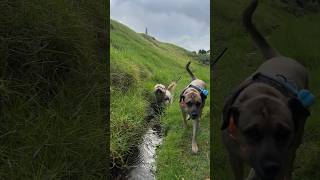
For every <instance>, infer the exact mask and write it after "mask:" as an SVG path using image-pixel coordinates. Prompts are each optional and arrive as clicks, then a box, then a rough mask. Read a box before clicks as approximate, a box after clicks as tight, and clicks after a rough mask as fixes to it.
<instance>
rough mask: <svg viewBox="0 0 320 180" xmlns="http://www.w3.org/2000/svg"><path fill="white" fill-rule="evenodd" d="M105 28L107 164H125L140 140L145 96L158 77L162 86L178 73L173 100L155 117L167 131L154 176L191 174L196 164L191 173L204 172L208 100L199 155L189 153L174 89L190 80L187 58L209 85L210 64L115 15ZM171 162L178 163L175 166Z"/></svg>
mask: <svg viewBox="0 0 320 180" xmlns="http://www.w3.org/2000/svg"><path fill="white" fill-rule="evenodd" d="M110 30H111V37H110V46H111V50H110V55H111V68H110V69H111V72H110V73H111V123H110V124H111V127H110V131H111V137H110V152H111V158H112V162H113V164H112V166H118V167H119V168H124V167H126V165H127V164H128V162H126V156H128V155H130V154H131V153H134V152H132V151H133V150H134V149H133V148H134V147H135V146H136V145H137V144H138V143H139V142H140V141H141V137H142V134H143V133H144V132H145V131H146V127H147V125H146V123H145V121H144V116H145V115H146V113H145V111H146V108H147V106H148V100H149V98H148V97H149V96H152V91H153V87H154V85H155V84H157V83H162V84H164V85H166V86H167V85H168V84H169V83H170V82H171V81H172V80H176V79H178V77H179V76H181V77H182V79H181V80H180V81H179V83H178V86H177V88H176V92H175V97H174V103H173V104H172V105H171V106H170V107H169V108H168V109H167V113H166V115H164V116H163V117H161V120H160V121H161V124H162V126H163V127H166V130H167V136H166V137H165V138H164V143H163V145H162V146H161V148H160V149H159V150H158V152H157V156H158V158H157V164H158V165H157V168H158V171H157V176H158V177H159V179H172V178H176V177H178V176H181V177H188V176H189V177H190V173H192V172H193V171H195V169H196V168H198V169H200V170H198V172H197V173H198V174H197V176H195V177H204V176H209V155H208V154H209V145H208V144H209V125H208V124H209V101H208V102H207V105H206V107H205V110H204V114H203V121H202V122H201V125H200V126H201V127H202V130H201V132H200V134H201V135H200V138H199V148H200V153H199V155H198V156H192V155H191V133H190V132H191V130H192V129H191V127H190V128H189V129H188V131H184V130H183V129H182V119H181V118H182V117H181V112H180V109H179V108H178V97H179V94H180V92H181V91H182V90H183V88H184V87H185V86H186V85H187V84H188V83H189V82H190V77H189V75H188V74H187V72H186V70H185V68H184V67H185V65H186V63H187V62H188V61H190V60H191V61H192V64H191V69H192V70H193V71H194V73H195V74H196V75H197V76H198V77H199V78H201V79H203V80H205V81H206V82H207V83H208V86H209V66H204V65H201V64H199V63H197V61H195V59H194V57H193V54H192V53H191V52H188V51H186V50H184V49H182V48H180V47H178V46H175V45H172V44H168V43H162V42H159V41H157V40H156V39H154V38H153V37H151V36H146V35H144V34H139V33H136V32H134V31H132V30H130V29H129V28H128V27H126V26H124V25H122V24H120V23H118V22H116V21H111V27H110ZM188 157H191V158H188ZM177 167H179V168H177ZM182 167H183V170H181V169H182ZM175 168H177V169H176V170H174V169H175Z"/></svg>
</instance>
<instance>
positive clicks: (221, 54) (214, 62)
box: [211, 48, 228, 67]
mask: <svg viewBox="0 0 320 180" xmlns="http://www.w3.org/2000/svg"><path fill="white" fill-rule="evenodd" d="M227 50H228V48H224V50H223V51H222V52H221V53H220V54H219V56H218V57H217V58H216V59H215V60H214V61H213V63H211V67H213V66H214V65H215V64H217V62H218V61H219V59H220V58H221V57H222V56H223V54H224V53H225V52H226V51H227Z"/></svg>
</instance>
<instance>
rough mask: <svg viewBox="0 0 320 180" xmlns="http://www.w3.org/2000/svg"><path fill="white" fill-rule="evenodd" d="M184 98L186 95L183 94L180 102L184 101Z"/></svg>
mask: <svg viewBox="0 0 320 180" xmlns="http://www.w3.org/2000/svg"><path fill="white" fill-rule="evenodd" d="M184 98H185V96H184V95H182V94H181V95H180V100H179V102H181V101H184Z"/></svg>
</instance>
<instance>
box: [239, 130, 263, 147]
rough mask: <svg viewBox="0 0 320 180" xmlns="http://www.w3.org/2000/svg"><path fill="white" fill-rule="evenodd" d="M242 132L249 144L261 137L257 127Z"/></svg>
mask: <svg viewBox="0 0 320 180" xmlns="http://www.w3.org/2000/svg"><path fill="white" fill-rule="evenodd" d="M243 133H244V135H245V136H246V137H247V139H248V141H249V143H251V144H253V143H256V142H259V141H260V139H261V138H262V135H261V133H260V132H259V130H258V129H257V128H250V129H248V130H246V131H244V132H243Z"/></svg>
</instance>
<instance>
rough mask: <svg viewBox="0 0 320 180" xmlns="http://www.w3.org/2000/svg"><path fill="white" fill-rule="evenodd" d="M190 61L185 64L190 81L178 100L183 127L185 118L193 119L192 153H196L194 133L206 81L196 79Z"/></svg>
mask: <svg viewBox="0 0 320 180" xmlns="http://www.w3.org/2000/svg"><path fill="white" fill-rule="evenodd" d="M190 63H191V62H189V63H188V64H187V65H186V70H187V72H188V73H189V75H190V76H191V80H192V81H191V83H190V84H189V85H188V86H187V87H186V88H185V89H184V90H183V91H182V93H181V95H180V101H179V102H180V108H181V112H182V119H183V126H184V128H187V119H190V118H191V119H192V120H193V131H192V133H193V134H192V153H194V154H196V153H197V152H198V145H197V141H196V133H197V130H198V128H199V121H200V117H201V114H202V110H203V107H204V105H205V99H206V97H207V95H208V91H207V90H206V83H205V82H204V81H202V80H200V79H197V78H196V77H195V75H194V74H193V73H192V72H191V70H190V69H189V65H190Z"/></svg>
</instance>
